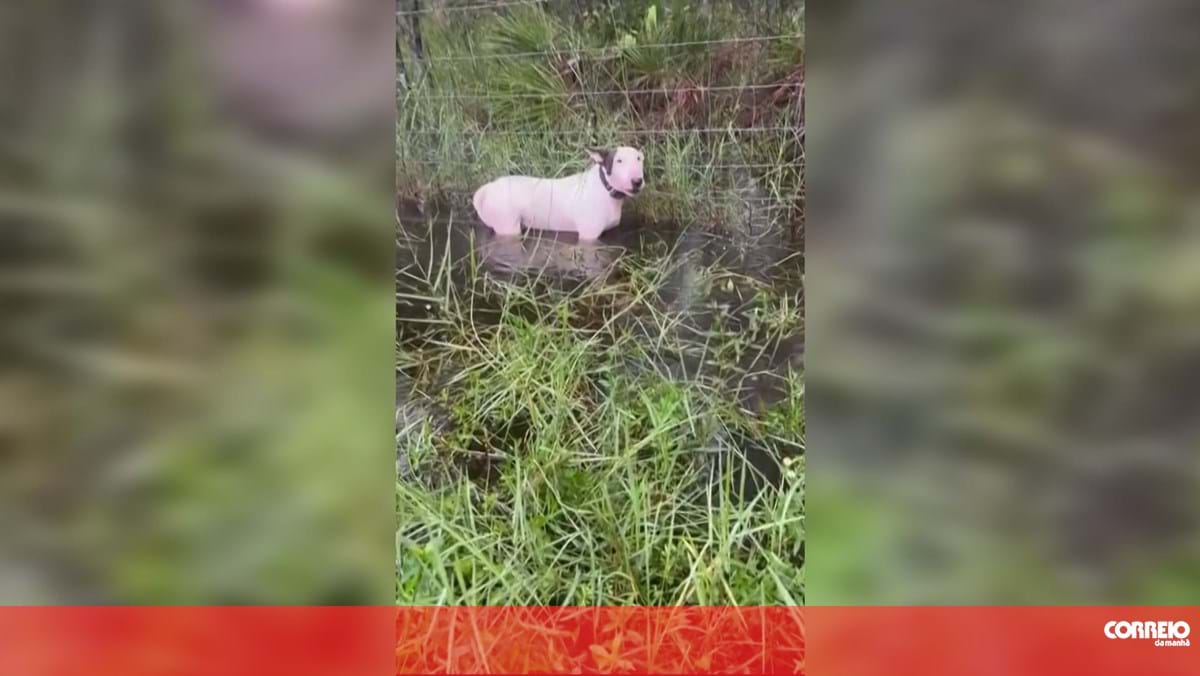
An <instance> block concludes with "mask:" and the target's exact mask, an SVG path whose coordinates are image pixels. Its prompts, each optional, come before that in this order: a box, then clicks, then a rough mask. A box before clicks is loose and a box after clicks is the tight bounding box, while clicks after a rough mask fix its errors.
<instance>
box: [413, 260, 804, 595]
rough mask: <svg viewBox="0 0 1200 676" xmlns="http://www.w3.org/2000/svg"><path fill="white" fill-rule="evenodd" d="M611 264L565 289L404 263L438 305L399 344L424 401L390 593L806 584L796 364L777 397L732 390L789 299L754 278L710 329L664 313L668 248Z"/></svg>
mask: <svg viewBox="0 0 1200 676" xmlns="http://www.w3.org/2000/svg"><path fill="white" fill-rule="evenodd" d="M447 255H448V254H447ZM623 260H624V259H621V260H619V261H618V262H617V263H616V269H614V271H613V273H614V275H615V277H606V278H604V279H601V280H597V281H594V282H591V283H587V284H583V285H582V286H581V287H578V288H572V289H569V290H562V289H556V288H555V287H554V286H553V285H550V284H547V283H544V282H545V281H546V280H542V279H539V276H538V275H537V274H534V275H531V276H530V277H528V278H524V279H519V280H510V281H499V280H497V279H495V278H494V277H492V276H489V275H487V274H484V272H483V271H482V269H481V268H480V266H479V264H478V261H475V260H473V259H472V260H469V261H463V262H460V263H457V264H456V266H455V268H456V269H457V270H459V271H460V275H461V278H459V279H453V280H452V279H451V278H450V275H449V273H446V274H442V273H440V272H437V273H431V272H428V270H434V269H437V268H438V266H439V265H440V264H441V263H444V262H445V261H444V260H442V261H438V260H434V261H431V262H432V263H433V265H432V266H429V267H427V268H426V271H424V272H422V271H420V268H422V267H425V266H421V265H417V266H413V267H412V268H410V269H408V270H406V271H404V272H403V273H402V275H403V276H404V277H405V278H406V280H407V283H406V284H404V287H405V288H423V289H424V291H422V292H420V293H416V292H402V294H403V295H405V296H407V297H411V298H420V299H421V300H422V301H423V302H424V303H425V304H426V305H428V306H429V316H428V317H427V318H426V319H425V320H424V321H422V322H419V323H416V322H414V323H406V324H404V325H403V326H402V327H401V331H400V340H399V342H398V345H399V347H398V364H399V372H400V375H401V377H402V380H403V381H404V382H406V383H408V384H409V386H410V388H409V390H407V391H405V392H403V393H402V394H401V397H402V399H404V400H405V401H407V402H408V405H410V406H420V407H424V413H425V415H423V416H418V417H414V422H413V423H412V424H411V425H409V426H408V427H407V428H406V429H404V430H401V434H402V436H403V438H402V439H401V443H400V444H399V451H398V452H399V453H401V454H402V455H403V456H404V459H403V464H404V465H405V466H406V467H409V468H411V475H412V476H410V477H408V478H405V479H402V480H400V481H399V482H398V483H397V486H396V500H397V514H398V519H399V527H398V536H397V538H398V539H397V567H398V583H397V601H398V602H399V603H403V604H447V603H448V604H467V605H492V604H516V605H539V604H568V605H574V604H582V605H590V604H612V605H622V604H650V605H663V604H680V603H687V604H739V605H740V604H793V603H800V602H803V599H804V583H803V564H804V550H803V543H804V509H803V507H804V457H803V438H804V416H803V401H802V400H803V385H802V380H801V377H800V372H799V369H798V368H797V369H786V370H785V371H784V375H783V376H782V377H781V378H777V380H778V381H779V382H778V383H777V384H776V385H775V386H774V387H773V389H774V391H775V394H776V395H777V396H775V397H774V398H772V399H770V403H768V404H759V405H751V404H747V403H746V402H744V401H743V400H742V399H741V398H740V397H738V396H731V392H735V393H736V391H737V389H738V388H737V387H736V385H731V384H736V383H740V382H744V381H745V380H746V379H747V378H748V377H755V376H757V375H764V376H765V374H761V373H756V369H760V368H761V362H760V361H759V360H757V359H755V358H754V356H755V355H761V354H764V353H766V352H768V350H769V348H770V346H771V345H773V344H777V343H778V341H780V340H784V339H787V338H788V337H789V336H791V335H793V334H794V332H795V331H796V330H798V321H799V320H798V316H799V315H798V313H795V312H793V311H794V310H795V309H796V308H795V306H794V305H792V304H793V303H795V302H796V301H795V299H794V298H792V297H791V296H789V295H787V294H786V293H783V292H779V291H776V290H775V289H774V288H772V287H769V286H766V285H762V286H761V288H759V289H758V291H757V293H756V294H755V295H754V297H753V308H752V309H753V312H751V313H750V316H752V317H754V318H755V319H753V320H751V321H750V324H749V325H748V326H747V329H746V331H744V332H737V331H723V330H710V331H707V332H705V331H702V330H699V327H696V326H691V324H693V323H694V319H693V318H691V317H689V316H686V315H685V314H683V313H679V312H674V311H672V310H671V309H670V305H671V304H670V302H669V301H668V299H667V297H666V296H667V294H666V287H667V284H668V280H669V279H670V277H671V275H673V274H674V273H675V272H676V271H675V270H674V269H673V268H672V266H669V265H663V266H655V265H654V264H653V262H649V263H637V264H636V265H634V264H626V263H624V262H622V261H623ZM665 260H671V257H670V256H667V257H666V258H665ZM702 274H703V275H704V276H705V277H707V278H709V279H707V280H697V281H698V283H699V284H701V285H704V286H713V285H716V286H719V285H721V284H723V283H724V280H726V279H727V278H728V276H729V274H728V273H727V272H725V271H723V270H722V269H721V268H719V267H713V268H707V269H705V270H704V271H703V273H702ZM618 280H619V281H618ZM417 402H420V403H419V404H418V403H417Z"/></svg>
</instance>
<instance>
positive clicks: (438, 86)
mask: <svg viewBox="0 0 1200 676" xmlns="http://www.w3.org/2000/svg"><path fill="white" fill-rule="evenodd" d="M693 5H694V3H692V4H685V3H680V2H648V3H637V2H634V3H621V4H620V8H619V10H618V8H615V7H614V6H612V5H609V6H607V7H603V8H597V9H594V10H592V11H589V12H587V13H585V14H583V15H579V14H578V13H577V11H576V9H575V7H574V6H573V5H571V4H570V3H561V2H551V3H547V4H546V5H544V6H538V7H533V8H520V9H517V10H512V11H499V12H491V11H472V12H446V13H438V12H435V13H433V14H431V15H428V16H427V17H425V18H424V19H423V21H422V24H421V33H422V37H423V44H424V45H425V55H424V57H425V61H424V64H425V65H426V68H425V70H424V73H425V76H424V77H423V78H420V79H419V80H417V81H415V82H412V83H410V85H409V86H408V87H407V88H402V89H401V90H400V92H399V102H398V103H399V125H398V127H397V129H398V132H397V133H398V143H397V148H398V158H397V162H398V164H397V188H398V189H399V190H400V191H401V192H402V193H405V194H407V195H408V196H409V197H414V198H421V199H444V198H449V199H450V200H451V201H453V202H456V203H462V204H465V202H466V198H465V193H467V192H470V191H472V190H473V189H474V188H475V187H477V186H478V185H479V184H480V183H482V182H485V181H487V180H490V179H492V178H495V177H497V176H499V175H503V174H506V173H516V172H519V173H524V174H540V175H549V176H554V175H565V174H568V173H573V172H575V171H579V170H582V169H583V168H584V167H585V166H586V159H585V155H584V152H583V149H584V147H585V146H588V145H610V146H611V145H634V146H637V147H640V148H642V149H643V150H644V151H645V154H646V158H647V171H648V175H647V180H648V186H649V187H648V190H647V191H645V192H644V193H643V195H642V196H640V197H639V199H638V200H635V201H633V202H632V203H631V205H630V208H631V209H632V210H635V211H638V212H640V213H641V214H643V215H645V216H647V217H651V218H670V219H676V220H678V219H684V218H695V217H696V216H708V217H713V218H715V219H718V220H726V219H731V218H733V214H734V213H736V210H737V209H739V208H741V207H743V206H744V205H745V203H746V200H748V199H749V200H754V201H755V204H756V205H770V206H775V207H779V209H778V215H779V216H780V217H782V218H783V219H787V220H795V219H798V218H799V217H800V214H799V210H800V208H801V207H802V194H803V153H802V150H801V149H800V147H799V146H800V144H799V142H798V139H799V137H800V135H801V134H802V130H803V119H802V113H803V111H802V106H801V105H799V102H798V98H799V96H800V95H801V91H802V87H801V86H800V83H801V79H802V65H803V39H802V37H801V36H802V34H803V4H802V3H799V2H798V3H796V4H795V5H794V6H793V7H789V8H786V9H785V10H784V11H782V12H778V13H777V12H774V11H772V12H771V13H767V12H766V10H765V9H764V10H762V11H761V12H751V13H745V12H742V13H738V12H736V11H734V9H733V7H732V5H730V4H726V3H704V4H702V5H699V6H693ZM779 36H784V38H783V39H764V40H758V39H757V38H779ZM402 42H404V41H403V40H402ZM402 52H403V54H402V58H406V59H408V60H410V61H412V60H414V58H415V57H414V56H413V55H412V54H411V53H410V52H406V51H405V50H402ZM512 55H520V56H512ZM697 129H702V130H705V131H703V132H696V131H689V130H697ZM755 130H758V131H755ZM730 165H736V166H734V167H731V166H730ZM745 165H750V166H745ZM748 176H749V177H751V178H752V179H753V182H752V183H751V185H752V186H753V190H748V189H747V182H746V180H745V179H746V177H748Z"/></svg>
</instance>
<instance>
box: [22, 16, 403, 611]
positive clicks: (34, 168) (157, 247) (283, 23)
mask: <svg viewBox="0 0 1200 676" xmlns="http://www.w3.org/2000/svg"><path fill="white" fill-rule="evenodd" d="M391 12H392V5H391V2H390V1H389V2H383V3H380V2H359V3H341V2H307V3H297V2H276V1H274V0H246V1H240V0H209V1H207V2H199V3H195V2H173V1H166V2H149V1H146V2H104V1H101V2H92V3H75V2H65V1H58V0H48V1H45V2H37V3H8V4H6V5H5V7H4V8H2V9H0V69H2V72H3V77H4V83H5V84H4V87H3V88H2V91H3V94H0V120H2V122H3V123H2V124H0V341H2V347H0V532H2V533H3V534H4V535H3V537H0V603H43V602H60V603H62V602H73V603H81V602H121V603H153V604H159V603H162V604H175V603H188V604H192V603H197V604H224V603H230V604H241V603H348V602H354V603H388V602H390V600H391V584H392V576H391V571H390V570H389V567H388V565H386V562H388V561H390V560H391V548H392V535H391V531H392V482H391V479H390V477H389V476H388V473H389V470H388V468H389V467H391V459H390V456H391V454H392V452H393V451H392V444H393V441H392V431H391V429H390V421H391V419H392V408H391V407H392V404H391V402H392V382H391V381H392V376H391V373H390V368H389V366H388V364H389V363H390V361H391V359H392V321H391V318H392V314H393V310H392V300H391V296H392V289H391V285H392V275H393V260H392V256H393V254H392V247H391V241H392V230H393V223H394V221H393V215H392V214H393V208H392V201H391V196H390V193H391V177H392V162H393V156H392V145H391V138H392V130H391V120H392V111H393V104H392V102H393V98H392V92H393V86H394V81H393V60H392V50H393V47H394V44H393V41H392V15H391ZM381 564H383V565H381Z"/></svg>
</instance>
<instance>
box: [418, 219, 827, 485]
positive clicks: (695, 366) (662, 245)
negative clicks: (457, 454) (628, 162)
mask: <svg viewBox="0 0 1200 676" xmlns="http://www.w3.org/2000/svg"><path fill="white" fill-rule="evenodd" d="M399 207H400V208H399V223H400V224H399V232H398V234H397V248H396V251H397V300H396V321H397V327H396V328H397V336H398V340H400V341H401V343H405V342H406V341H417V342H418V343H419V341H421V340H423V339H424V336H425V330H426V329H427V328H428V325H429V323H430V322H433V321H437V318H438V313H439V312H440V307H439V304H438V303H437V301H436V300H434V299H433V297H432V296H434V295H436V294H434V293H433V292H432V290H431V288H430V284H429V283H428V281H426V280H429V279H437V278H439V277H440V276H442V275H443V274H445V275H448V276H449V279H450V280H452V283H454V284H458V285H463V284H465V283H466V280H467V279H468V278H469V276H470V273H471V267H470V266H472V265H476V266H480V267H481V268H482V271H483V274H485V275H488V276H490V277H492V278H495V279H500V280H504V281H508V282H512V283H516V284H536V285H544V286H548V287H554V288H558V289H564V290H570V289H574V288H579V287H581V286H583V285H595V284H599V285H606V284H614V285H615V284H620V283H622V282H623V281H626V280H627V279H628V276H629V275H630V274H634V273H636V271H638V270H639V269H642V270H645V269H654V270H658V271H666V279H665V280H664V283H662V284H661V285H659V288H658V292H657V293H658V297H657V298H656V299H655V304H656V305H657V306H659V307H661V308H663V309H664V310H665V311H667V312H669V313H670V315H671V316H672V317H675V318H678V322H677V323H676V324H675V325H674V326H673V328H672V329H671V331H672V336H671V340H670V341H669V343H670V347H669V348H668V347H663V348H662V349H661V350H657V351H652V354H653V355H654V359H655V363H653V364H646V363H638V360H633V359H631V360H630V363H629V364H628V368H630V369H635V370H636V369H639V368H642V369H645V368H654V369H655V370H656V371H657V372H659V373H669V374H670V377H671V378H672V379H675V380H678V381H689V380H693V379H698V378H704V379H706V382H709V383H711V382H713V380H714V379H715V380H716V381H717V382H720V383H721V386H722V388H723V389H724V391H726V392H728V395H729V396H730V397H736V399H737V401H738V402H739V403H740V404H741V406H742V407H744V408H745V409H747V410H750V411H757V410H762V409H763V408H765V407H767V406H770V405H772V404H775V403H777V402H779V401H780V400H781V399H782V397H784V396H786V389H785V385H786V382H787V377H788V374H789V373H791V372H797V371H799V370H801V369H802V368H803V362H804V335H803V330H802V329H801V330H798V331H794V332H790V333H787V334H786V335H779V334H777V333H775V334H772V335H769V336H765V337H760V334H763V333H764V332H763V331H762V330H761V327H760V326H759V324H760V322H759V321H758V315H757V313H758V312H759V311H760V309H761V308H760V306H761V305H762V302H763V295H762V293H761V291H762V290H763V289H764V288H767V289H770V290H771V291H772V293H773V294H786V295H788V296H789V297H790V298H792V299H794V300H795V302H794V303H793V305H791V306H790V307H791V311H794V312H795V313H796V320H797V321H796V325H797V326H801V325H802V324H801V323H800V321H799V317H800V313H802V312H803V293H802V284H803V255H802V245H801V244H800V243H799V242H797V241H795V240H794V239H793V237H792V236H791V234H790V231H792V230H793V229H790V228H787V227H784V226H781V225H780V224H771V223H765V222H758V221H756V220H755V219H754V218H747V219H746V221H745V222H743V223H739V224H736V226H735V227H731V226H730V225H729V224H713V223H692V224H688V225H686V226H685V225H681V224H676V223H662V222H646V221H641V220H639V219H637V218H636V217H634V216H632V215H627V216H626V218H625V219H624V220H623V221H622V224H621V225H620V226H619V227H617V228H615V229H613V230H611V231H609V232H607V233H605V235H604V236H603V238H602V239H601V240H600V242H598V243H580V242H578V241H577V240H576V238H575V236H574V235H569V234H565V235H564V234H556V233H537V232H533V233H526V234H525V235H524V236H523V237H521V238H520V239H506V238H498V237H496V236H495V235H494V234H493V233H492V232H491V231H490V230H489V229H488V228H487V227H486V226H483V225H482V224H480V223H478V221H477V219H476V218H475V216H474V214H473V213H470V210H469V208H467V209H462V208H449V207H438V206H436V205H435V206H432V207H429V206H427V207H425V208H424V209H419V208H418V207H417V206H416V205H413V204H407V203H406V204H401V205H399ZM476 301H477V302H475V303H473V307H472V316H473V320H474V321H475V322H477V323H483V324H490V323H494V322H496V321H497V320H498V317H499V308H498V307H496V306H495V305H494V304H491V303H490V302H489V301H488V299H487V298H484V297H482V296H481V297H479V298H477V299H476ZM625 320H626V321H628V322H629V326H630V327H631V328H632V329H633V330H635V331H636V330H638V328H639V324H638V322H639V321H641V320H640V319H639V318H638V317H637V316H636V315H634V314H631V315H630V316H628V317H627V318H625ZM644 328H645V329H646V332H645V333H646V336H647V342H648V344H650V343H651V337H652V336H654V335H656V334H661V328H660V327H657V326H654V327H651V326H646V327H644ZM715 334H719V335H722V336H728V335H730V334H735V335H737V334H741V335H745V336H746V337H747V341H748V342H747V345H748V349H746V350H743V351H742V353H741V354H740V355H739V356H737V357H736V358H735V359H733V360H732V363H730V362H729V361H724V362H722V363H717V362H716V361H715V360H713V359H712V358H711V354H710V351H709V350H708V346H709V344H710V343H711V342H712V338H713V336H714V335H715ZM659 342H662V341H659ZM642 361H645V360H644V359H642ZM397 407H398V411H397V428H398V430H400V429H402V428H404V427H405V426H410V427H411V425H412V424H413V423H414V422H415V421H418V420H420V419H421V418H422V417H425V416H431V417H432V418H434V419H436V418H437V412H436V411H435V410H432V408H431V404H429V402H426V401H422V400H421V398H420V397H419V396H416V395H415V394H414V392H413V389H412V387H411V386H410V385H409V384H408V383H407V382H406V380H405V376H404V375H403V374H401V375H400V376H399V379H398V382H397ZM518 426H519V424H518ZM509 432H512V431H511V430H508V431H499V432H498V433H500V434H509ZM725 436H728V437H729V438H724V437H725ZM734 436H737V435H724V436H721V437H720V438H714V439H712V440H711V441H710V444H709V445H710V446H711V448H712V451H713V453H714V457H715V462H714V463H713V467H714V471H721V470H722V469H723V468H724V467H726V463H727V462H728V461H729V459H730V458H735V457H736V458H739V459H740V458H745V459H746V460H748V461H749V466H750V467H749V468H746V469H745V471H742V472H735V477H736V475H737V474H741V475H742V479H743V481H744V491H743V492H745V493H750V494H753V493H757V491H758V490H759V489H761V487H762V486H764V485H767V484H774V483H777V482H778V481H779V480H780V477H781V476H782V469H781V467H780V462H779V458H778V457H777V456H778V455H779V454H780V452H781V451H780V450H779V449H774V450H768V449H767V448H765V447H763V446H761V445H759V444H756V443H755V442H752V441H750V440H749V438H744V437H741V436H738V437H737V438H734ZM792 451H794V452H797V453H798V452H799V446H798V443H797V446H796V448H795V449H785V450H784V451H782V452H783V453H790V452H792ZM399 462H400V461H399V460H398V463H399ZM743 464H744V463H742V462H741V461H740V460H739V462H738V463H737V464H736V465H734V469H739V468H740V467H741V466H742V465H743ZM494 469H495V468H493V467H491V466H488V465H487V464H486V463H484V464H483V465H478V466H474V467H471V468H469V470H470V471H471V473H472V474H474V475H475V476H477V477H482V478H485V479H486V478H487V477H489V476H491V475H492V474H493V470H494ZM398 470H399V471H400V472H401V475H404V474H406V473H407V474H411V473H412V468H409V467H399V466H398ZM750 470H753V471H750ZM739 483H741V482H739Z"/></svg>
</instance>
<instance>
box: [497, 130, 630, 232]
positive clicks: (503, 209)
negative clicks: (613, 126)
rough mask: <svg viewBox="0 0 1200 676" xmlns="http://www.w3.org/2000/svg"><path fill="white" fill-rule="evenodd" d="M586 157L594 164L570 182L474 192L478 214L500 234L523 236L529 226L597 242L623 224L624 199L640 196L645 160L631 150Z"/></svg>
mask: <svg viewBox="0 0 1200 676" xmlns="http://www.w3.org/2000/svg"><path fill="white" fill-rule="evenodd" d="M588 156H589V157H591V158H592V162H593V165H592V166H591V167H589V168H588V169H587V170H586V171H584V172H582V173H579V174H575V175H574V176H567V177H566V178H533V177H531V176H505V177H503V178H498V179H496V180H494V181H492V182H491V183H488V184H486V185H484V186H483V187H482V188H480V189H479V190H476V191H475V198H474V203H475V212H476V213H478V214H479V218H481V219H482V220H483V222H484V223H485V224H487V226H488V227H489V228H491V229H492V230H495V231H496V234H497V235H503V236H513V235H519V234H521V226H525V227H526V228H531V229H534V230H556V231H559V232H574V233H578V235H579V240H580V241H593V240H595V239H597V238H599V237H600V234H601V233H603V232H604V231H605V230H608V229H609V228H612V227H613V226H615V225H617V224H618V223H620V222H621V205H622V204H623V203H624V200H625V198H626V197H630V196H632V195H636V194H638V192H640V191H641V189H642V183H643V178H644V177H643V174H642V159H643V158H642V153H641V151H639V150H638V149H637V148H630V147H629V146H621V147H620V148H617V149H616V150H589V151H588Z"/></svg>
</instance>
